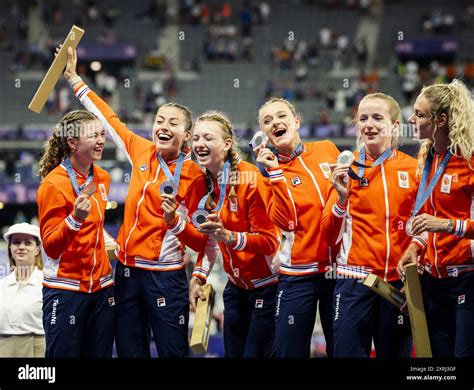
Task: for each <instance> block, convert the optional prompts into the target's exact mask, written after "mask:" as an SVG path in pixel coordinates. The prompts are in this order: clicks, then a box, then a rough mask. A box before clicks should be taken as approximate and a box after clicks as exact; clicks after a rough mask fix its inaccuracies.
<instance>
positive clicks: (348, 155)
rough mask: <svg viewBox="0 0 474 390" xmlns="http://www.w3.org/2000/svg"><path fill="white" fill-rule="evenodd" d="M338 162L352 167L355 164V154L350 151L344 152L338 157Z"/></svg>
mask: <svg viewBox="0 0 474 390" xmlns="http://www.w3.org/2000/svg"><path fill="white" fill-rule="evenodd" d="M336 162H337V163H338V164H343V165H351V164H352V163H353V162H354V153H352V152H351V151H350V150H344V151H343V152H342V153H341V154H339V156H337V159H336Z"/></svg>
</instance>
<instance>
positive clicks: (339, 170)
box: [331, 164, 350, 204]
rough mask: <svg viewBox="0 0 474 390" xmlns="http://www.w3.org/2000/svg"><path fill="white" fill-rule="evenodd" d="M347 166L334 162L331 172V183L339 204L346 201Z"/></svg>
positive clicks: (347, 185)
mask: <svg viewBox="0 0 474 390" xmlns="http://www.w3.org/2000/svg"><path fill="white" fill-rule="evenodd" d="M349 168H350V165H343V164H336V165H335V166H334V170H333V172H332V174H331V183H332V184H333V185H334V188H335V189H336V191H337V194H338V195H339V203H341V204H344V203H346V200H347V197H348V195H349V186H350V181H349V175H348V172H349Z"/></svg>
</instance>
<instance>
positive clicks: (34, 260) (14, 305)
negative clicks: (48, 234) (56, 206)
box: [0, 222, 45, 357]
mask: <svg viewBox="0 0 474 390" xmlns="http://www.w3.org/2000/svg"><path fill="white" fill-rule="evenodd" d="M3 237H4V238H5V241H6V242H7V245H8V258H9V260H10V269H11V272H10V274H9V275H7V276H6V277H5V278H3V279H1V280H0V357H44V352H45V339H44V329H43V322H42V318H43V310H42V304H43V295H42V291H41V290H42V282H43V272H42V269H43V262H42V258H41V237H40V230H39V228H38V227H37V226H34V225H30V224H28V223H25V222H23V223H18V224H15V225H12V226H10V228H9V229H8V230H7V232H6V233H5V235H4V236H3Z"/></svg>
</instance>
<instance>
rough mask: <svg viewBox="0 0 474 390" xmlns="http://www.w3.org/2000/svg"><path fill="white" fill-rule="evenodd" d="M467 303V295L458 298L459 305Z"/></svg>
mask: <svg viewBox="0 0 474 390" xmlns="http://www.w3.org/2000/svg"><path fill="white" fill-rule="evenodd" d="M465 302H466V294H462V295H459V296H458V305H462V304H463V303H465Z"/></svg>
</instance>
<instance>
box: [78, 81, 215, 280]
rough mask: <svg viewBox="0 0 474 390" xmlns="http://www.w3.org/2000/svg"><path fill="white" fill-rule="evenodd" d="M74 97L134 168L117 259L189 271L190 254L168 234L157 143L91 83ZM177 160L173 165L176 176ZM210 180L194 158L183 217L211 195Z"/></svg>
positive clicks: (183, 190) (188, 164)
mask: <svg viewBox="0 0 474 390" xmlns="http://www.w3.org/2000/svg"><path fill="white" fill-rule="evenodd" d="M74 93H75V94H76V96H77V97H78V99H79V100H80V101H81V103H82V104H83V105H84V107H85V108H86V109H87V110H88V111H90V112H92V113H94V114H95V115H97V117H98V118H99V119H100V120H101V122H102V123H103V125H104V126H105V129H106V131H107V132H108V135H109V136H111V138H112V139H113V140H114V142H115V144H116V145H117V146H118V147H119V148H120V149H121V150H122V151H124V152H125V154H126V155H127V158H128V160H129V161H130V163H131V165H132V176H131V179H130V185H129V189H128V194H127V198H126V200H125V211H124V220H123V224H122V226H121V228H120V231H119V233H118V237H117V244H118V246H119V248H118V250H117V257H118V259H119V261H121V262H122V263H123V264H124V265H126V266H131V267H137V268H142V269H147V270H152V271H171V270H177V269H181V268H184V260H183V255H184V248H183V246H182V245H181V243H180V242H179V240H178V239H177V238H176V237H175V236H174V235H173V234H171V232H169V231H168V226H167V224H166V222H165V220H164V219H163V211H162V209H161V195H160V184H161V183H162V182H163V181H165V180H167V178H166V175H165V174H164V172H162V170H161V168H160V164H159V161H158V158H157V155H156V147H155V145H154V144H153V142H151V141H149V140H147V139H144V138H142V137H140V136H138V135H136V134H135V133H134V132H133V131H131V130H129V129H128V128H127V127H126V126H125V125H124V124H123V123H122V122H121V121H120V119H119V118H118V117H117V115H116V114H115V113H114V112H113V110H112V109H111V108H110V107H109V106H108V105H107V103H105V102H104V101H103V100H102V99H101V98H100V97H98V96H97V95H96V94H95V93H94V92H93V91H91V90H90V88H89V87H88V86H87V85H86V84H85V83H82V82H81V83H79V84H78V85H77V86H75V89H74ZM176 162H177V159H175V160H173V161H167V162H166V164H167V165H168V167H169V169H170V171H171V173H172V174H174V170H175V168H176ZM205 188H206V186H205V177H204V173H203V172H202V171H201V169H200V168H199V166H198V165H197V164H196V163H194V162H193V161H192V160H191V153H190V152H188V153H187V154H186V157H185V162H184V164H183V167H182V171H181V180H180V183H179V190H178V195H177V196H176V200H177V201H178V203H179V204H180V207H179V210H178V212H182V213H183V214H186V213H187V212H188V211H189V212H190V215H191V214H192V212H193V211H194V210H195V209H196V208H197V206H198V204H199V200H200V199H201V197H202V196H204V195H205V193H206V191H205Z"/></svg>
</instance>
